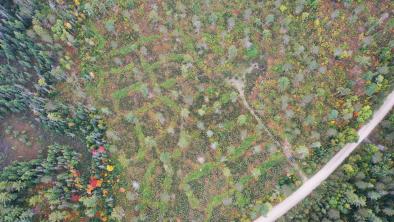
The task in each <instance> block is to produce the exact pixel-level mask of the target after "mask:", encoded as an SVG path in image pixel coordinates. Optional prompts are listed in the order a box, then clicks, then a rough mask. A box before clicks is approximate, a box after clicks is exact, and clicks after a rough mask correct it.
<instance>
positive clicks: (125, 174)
mask: <svg viewBox="0 0 394 222" xmlns="http://www.w3.org/2000/svg"><path fill="white" fill-rule="evenodd" d="M59 4H60V3H59ZM60 5H69V6H70V5H71V6H72V7H74V8H73V9H74V10H73V13H72V16H71V17H72V18H73V19H70V18H68V17H67V16H63V17H60V18H58V17H56V13H58V12H51V10H49V9H48V10H46V11H45V10H44V11H43V12H42V13H41V16H38V17H39V19H38V20H37V21H36V22H35V25H36V27H35V29H34V30H35V32H36V33H37V35H38V36H39V37H40V38H43V37H47V36H46V35H44V34H43V33H42V32H38V31H40V30H41V29H40V28H39V27H41V26H42V27H43V29H44V30H45V29H49V32H51V33H52V34H54V37H53V38H54V40H53V41H55V42H59V44H62V46H64V48H65V50H64V54H61V55H60V57H61V59H60V61H59V65H60V67H61V70H64V71H65V72H66V73H67V79H66V81H65V82H64V83H59V84H58V85H57V86H56V89H57V90H56V95H55V96H56V98H58V99H60V100H61V101H67V102H70V103H72V104H80V103H82V104H85V105H87V106H94V107H96V108H97V110H98V112H99V113H100V114H101V115H102V116H103V117H104V119H105V122H106V123H107V126H108V130H107V131H106V138H108V140H109V141H110V144H111V145H108V147H107V149H108V150H109V151H110V152H111V153H112V154H113V155H114V158H115V159H116V164H117V165H116V166H115V169H121V176H120V178H121V180H119V181H118V183H117V184H116V185H115V186H114V189H115V190H116V191H117V192H116V200H117V201H116V206H115V208H114V211H113V214H112V218H114V219H117V220H126V221H130V220H139V221H158V220H179V221H190V220H196V221H204V220H205V221H223V220H228V221H233V220H241V221H242V220H245V221H249V220H250V219H253V218H255V217H257V216H259V215H261V214H263V213H265V212H266V211H267V209H268V208H269V207H270V205H272V204H275V203H277V202H279V201H280V200H282V199H283V198H284V197H285V196H286V195H287V194H288V193H290V192H291V191H292V190H293V189H294V187H296V186H298V185H299V184H300V183H301V182H302V180H303V175H310V174H312V173H313V172H315V170H316V169H318V168H319V166H321V165H322V164H324V162H325V161H326V160H327V159H328V158H329V157H330V156H331V154H333V153H334V152H335V151H336V150H337V149H338V148H340V147H341V146H342V145H343V144H345V143H347V142H350V141H353V140H356V139H357V138H356V137H355V131H356V130H357V128H358V127H360V125H362V124H363V123H364V122H365V121H366V120H367V119H368V118H369V117H370V116H371V115H372V111H373V109H374V108H375V107H376V105H377V104H378V103H379V101H380V98H381V96H384V93H385V91H387V90H389V89H391V88H392V87H393V83H392V81H393V76H392V75H391V74H390V73H391V72H392V65H393V63H392V58H393V56H392V53H393V50H392V49H393V46H394V42H393V40H392V38H391V36H392V34H393V26H394V22H393V21H394V20H393V18H392V9H393V3H391V2H390V1H351V0H347V1H316V0H297V1H264V2H255V1H225V2H222V1H123V0H119V1H96V0H87V1H83V2H79V1H74V2H72V3H71V2H69V3H64V2H63V3H61V4H60ZM54 16H55V17H56V18H57V19H53V17H54ZM40 25H41V26H40ZM37 30H38V31H37ZM41 31H42V30H41ZM40 33H41V34H40ZM44 39H47V40H48V38H44ZM55 113H60V114H61V111H59V110H57V111H56V112H55ZM66 116H67V115H66ZM68 132H69V131H68ZM119 171H120V170H119Z"/></svg>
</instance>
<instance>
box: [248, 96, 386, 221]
mask: <svg viewBox="0 0 394 222" xmlns="http://www.w3.org/2000/svg"><path fill="white" fill-rule="evenodd" d="M393 106H394V91H392V92H391V93H390V94H389V95H388V96H387V97H386V99H385V100H384V103H383V104H382V106H381V107H380V108H379V109H378V110H377V111H376V112H375V113H374V115H373V117H372V119H371V120H370V121H369V122H368V123H367V124H365V125H364V126H363V127H361V128H360V129H359V131H358V135H359V139H358V141H357V142H356V143H348V144H346V145H345V146H344V147H343V148H342V149H341V150H340V151H339V152H338V153H337V154H335V156H334V157H332V158H331V160H330V161H329V162H328V163H327V164H326V165H325V166H324V167H323V168H321V170H319V171H318V172H317V173H316V174H315V175H314V176H313V177H311V178H310V179H308V180H307V181H306V182H305V183H304V184H303V185H302V186H301V187H300V188H298V189H297V190H296V191H295V192H293V193H292V194H291V195H290V196H289V197H287V198H286V199H285V200H284V201H282V202H281V203H279V204H278V205H276V206H275V207H273V208H272V209H271V210H270V211H269V212H268V214H267V215H266V216H261V217H259V218H257V219H256V220H255V221H254V222H271V221H275V220H276V219H278V218H279V217H281V216H282V215H284V214H285V213H286V212H287V211H289V210H290V209H291V208H293V207H294V206H295V205H297V204H298V203H299V202H301V201H302V200H303V199H304V198H305V197H307V196H308V195H309V194H310V193H311V192H312V191H313V190H314V189H315V188H316V187H318V186H319V185H320V184H321V183H322V182H323V181H324V180H325V179H327V177H328V176H330V175H331V173H333V172H334V171H335V169H336V168H337V167H339V166H340V165H341V163H342V162H343V161H344V160H345V159H346V158H347V157H348V156H349V155H350V154H351V153H352V151H353V150H354V149H356V147H357V146H358V145H359V144H360V143H361V142H362V141H363V140H364V139H365V138H367V137H368V135H369V134H370V133H371V132H372V130H373V129H374V128H375V127H376V126H377V125H378V124H379V123H380V122H381V121H382V120H383V118H384V117H385V116H386V115H387V114H388V113H389V112H390V110H391V109H392V108H393Z"/></svg>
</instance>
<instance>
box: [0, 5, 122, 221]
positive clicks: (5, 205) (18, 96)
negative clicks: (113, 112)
mask: <svg viewBox="0 0 394 222" xmlns="http://www.w3.org/2000/svg"><path fill="white" fill-rule="evenodd" d="M59 4H60V3H59ZM51 7H52V10H63V9H64V8H63V7H62V5H58V3H51ZM47 9H48V3H47V2H41V1H15V2H12V1H6V2H5V3H4V4H2V5H1V6H0V119H3V118H5V117H6V116H7V115H10V114H12V113H26V114H27V115H33V116H34V117H35V119H36V120H37V121H39V122H40V123H41V125H42V126H43V127H45V128H47V129H49V130H51V131H54V132H56V133H59V134H62V135H68V136H70V137H81V138H83V139H84V142H85V143H86V145H87V148H88V150H89V151H90V152H91V154H92V156H91V157H89V158H88V159H91V163H90V164H89V163H81V162H80V156H81V155H80V154H79V153H78V152H76V151H75V150H73V149H71V148H69V147H65V146H62V145H58V144H55V145H52V146H49V147H48V148H47V151H46V152H45V153H46V156H41V157H39V158H38V159H36V160H32V161H29V162H19V163H13V164H11V165H10V166H8V167H6V168H5V169H4V170H3V171H2V172H0V202H1V203H2V204H1V206H0V221H10V222H11V221H12V222H14V221H71V220H75V219H79V218H84V217H86V218H90V220H92V221H108V220H109V217H110V215H111V213H112V208H113V205H114V198H113V195H112V185H113V184H112V183H113V181H114V180H115V178H116V173H115V171H117V169H115V170H114V165H113V164H112V160H111V159H110V155H109V153H108V151H107V149H106V147H107V142H106V139H105V132H106V126H105V122H104V121H103V120H102V119H101V117H100V114H99V113H98V112H97V111H96V110H95V109H93V108H87V107H85V106H83V105H78V106H73V105H70V104H64V103H62V102H57V101H54V99H52V97H53V96H54V94H55V93H54V92H55V90H54V85H55V84H56V83H57V82H59V81H61V80H63V79H64V71H62V69H61V68H59V65H56V64H57V62H58V61H57V60H58V59H57V58H56V56H55V55H56V53H54V52H53V50H54V47H53V46H52V45H50V44H49V42H48V41H44V40H48V39H44V38H43V36H42V35H40V34H39V33H37V32H40V31H42V32H45V31H44V28H43V27H41V26H40V25H39V24H33V21H34V20H35V17H34V16H36V15H37V14H40V13H41V12H42V11H45V10H47ZM62 13H63V14H67V13H69V14H71V13H70V12H62ZM32 26H35V27H33V29H32ZM33 30H34V32H36V33H37V34H38V36H39V37H40V38H39V39H34V38H32V37H31V36H33V35H35V34H32V33H31V32H32V31H33ZM55 31H56V30H55ZM55 31H54V33H53V35H55V34H56V32H55ZM86 165H87V166H86ZM82 168H84V171H83V172H84V173H81V172H80V171H79V169H82Z"/></svg>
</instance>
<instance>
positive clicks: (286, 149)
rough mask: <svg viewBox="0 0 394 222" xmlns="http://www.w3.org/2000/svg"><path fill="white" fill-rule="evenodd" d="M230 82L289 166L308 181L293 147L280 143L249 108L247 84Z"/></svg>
mask: <svg viewBox="0 0 394 222" xmlns="http://www.w3.org/2000/svg"><path fill="white" fill-rule="evenodd" d="M228 82H229V83H230V84H231V85H232V86H233V87H234V88H236V89H237V90H238V92H239V95H240V97H241V100H242V102H243V104H244V106H245V107H246V109H248V110H249V112H250V113H251V114H252V116H253V117H254V118H255V119H256V120H257V123H258V124H259V125H260V126H262V127H263V129H264V131H265V132H266V133H267V134H268V136H269V137H271V139H272V140H273V141H274V142H275V144H276V145H277V146H278V147H280V148H281V149H282V152H283V154H284V155H285V156H286V158H287V161H288V162H289V164H290V165H291V166H292V167H293V168H294V169H295V170H296V172H297V173H298V176H299V177H300V178H301V179H302V181H303V182H305V181H307V180H308V177H307V176H306V175H305V174H304V172H303V171H302V170H301V168H300V167H299V166H298V164H297V163H296V162H295V160H294V158H293V155H292V153H291V146H290V144H289V143H288V142H287V141H284V142H283V143H281V142H279V141H278V140H277V139H276V137H275V136H274V135H273V134H272V133H271V131H270V130H269V129H268V127H267V126H266V125H265V124H264V123H263V121H262V120H261V118H260V117H259V116H257V115H256V113H255V112H254V110H253V109H252V108H251V107H250V106H249V103H248V101H247V100H246V97H245V92H244V87H245V83H244V82H243V81H242V80H239V79H230V80H228Z"/></svg>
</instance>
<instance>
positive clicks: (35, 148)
mask: <svg viewBox="0 0 394 222" xmlns="http://www.w3.org/2000/svg"><path fill="white" fill-rule="evenodd" d="M54 143H58V144H63V145H68V146H69V147H71V148H73V149H75V150H76V151H77V152H79V153H81V154H82V156H83V157H88V156H89V155H87V153H86V152H87V151H86V148H85V145H84V143H83V142H82V141H81V140H80V139H77V138H70V137H66V136H62V135H57V134H54V133H51V132H49V131H48V130H45V129H43V128H42V127H41V126H40V124H39V123H38V122H37V121H35V120H34V119H33V118H31V117H30V116H29V115H10V116H8V118H5V120H4V121H3V122H1V123H0V169H2V168H4V167H5V166H7V165H9V164H11V163H12V162H14V161H29V160H32V159H36V158H37V157H38V156H39V155H41V154H43V155H44V154H45V152H46V148H47V147H48V146H49V145H51V144H54ZM84 152H85V153H84Z"/></svg>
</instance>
